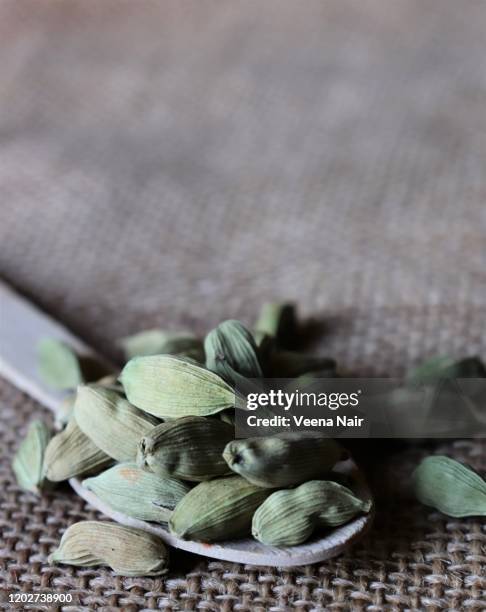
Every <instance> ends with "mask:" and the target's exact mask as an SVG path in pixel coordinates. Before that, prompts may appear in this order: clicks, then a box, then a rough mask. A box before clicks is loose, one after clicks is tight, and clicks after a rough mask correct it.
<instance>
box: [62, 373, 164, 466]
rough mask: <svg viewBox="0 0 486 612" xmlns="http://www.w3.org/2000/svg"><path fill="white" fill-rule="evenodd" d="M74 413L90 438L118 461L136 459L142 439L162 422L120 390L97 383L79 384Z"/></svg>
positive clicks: (81, 427)
mask: <svg viewBox="0 0 486 612" xmlns="http://www.w3.org/2000/svg"><path fill="white" fill-rule="evenodd" d="M74 416H75V418H76V422H77V423H78V425H79V427H80V429H81V430H82V431H83V432H84V433H85V434H86V435H87V436H88V438H90V440H92V441H93V442H94V443H95V444H96V446H97V447H98V448H100V449H101V450H102V451H104V452H105V453H106V454H107V455H109V456H110V457H113V459H116V460H117V461H134V460H135V458H136V456H137V448H138V443H139V441H140V439H141V438H142V436H144V435H145V434H146V433H148V432H149V431H150V430H151V429H152V428H153V427H155V425H157V423H158V422H159V421H157V419H155V418H154V417H152V416H151V415H149V414H146V413H145V412H143V411H142V410H139V409H138V408H136V407H135V406H133V405H132V404H130V402H129V401H127V400H126V399H125V398H123V397H121V395H120V394H119V393H117V392H116V391H112V390H111V389H106V388H104V387H97V386H95V385H85V386H80V387H78V392H77V396H76V401H75V403H74Z"/></svg>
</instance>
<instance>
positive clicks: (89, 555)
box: [48, 521, 169, 576]
mask: <svg viewBox="0 0 486 612" xmlns="http://www.w3.org/2000/svg"><path fill="white" fill-rule="evenodd" d="M168 558H169V555H168V552H167V548H166V547H165V544H164V543H163V542H162V540H161V539H160V538H158V537H157V536H155V535H153V534H151V533H148V532H146V531H143V530H141V529H134V528H133V527H124V526H123V525H116V524H114V523H104V522H98V521H83V522H81V523H75V524H74V525H71V526H70V527H69V528H68V529H67V530H66V532H65V533H64V535H63V536H62V538H61V543H60V544H59V547H58V548H57V550H55V551H54V552H53V553H52V554H51V555H50V556H49V559H48V561H49V563H54V564H55V563H64V564H67V565H79V566H82V567H89V566H91V565H108V566H109V567H111V568H112V569H113V570H114V571H115V573H116V574H118V575H120V576H158V575H160V574H165V573H166V572H167V562H168Z"/></svg>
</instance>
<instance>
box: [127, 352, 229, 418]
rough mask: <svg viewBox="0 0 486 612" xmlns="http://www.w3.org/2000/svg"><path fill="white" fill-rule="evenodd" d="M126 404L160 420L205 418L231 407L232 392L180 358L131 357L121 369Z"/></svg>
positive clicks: (196, 366) (223, 384) (163, 356)
mask: <svg viewBox="0 0 486 612" xmlns="http://www.w3.org/2000/svg"><path fill="white" fill-rule="evenodd" d="M120 380H121V381H122V384H123V387H124V389H125V393H126V396H127V398H128V400H129V401H130V402H131V403H132V404H133V405H135V406H137V407H138V408H140V409H142V410H144V411H145V412H148V413H150V414H153V415H155V416H158V417H161V418H179V417H183V416H208V415H210V414H216V413H217V412H221V410H225V409H227V408H232V407H233V406H234V405H235V401H236V400H235V393H234V391H233V389H232V388H231V387H230V386H229V385H228V384H227V383H226V382H225V381H224V380H223V379H222V378H220V377H219V376H218V375H217V374H214V372H210V371H209V370H207V369H206V368H204V367H202V366H199V365H196V364H195V363H193V362H192V361H188V360H186V359H183V358H181V357H173V356H171V355H154V356H152V357H135V358H134V359H131V360H130V361H129V362H128V363H127V364H126V366H125V367H124V368H123V371H122V373H121V377H120Z"/></svg>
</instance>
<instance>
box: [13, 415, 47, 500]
mask: <svg viewBox="0 0 486 612" xmlns="http://www.w3.org/2000/svg"><path fill="white" fill-rule="evenodd" d="M50 437H51V434H50V432H49V430H48V428H47V426H46V425H45V424H44V423H43V422H42V421H33V422H32V423H31V424H30V426H29V429H28V430H27V435H26V436H25V438H24V439H23V440H22V442H21V443H20V446H19V448H18V451H17V452H16V454H15V457H14V459H13V462H12V469H13V471H14V474H15V477H16V478H17V482H18V484H19V486H20V487H22V489H26V490H27V491H33V492H34V493H39V492H40V490H41V489H42V488H43V486H44V484H45V477H44V469H43V464H44V453H45V450H46V447H47V444H48V443H49V439H50Z"/></svg>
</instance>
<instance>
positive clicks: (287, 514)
mask: <svg viewBox="0 0 486 612" xmlns="http://www.w3.org/2000/svg"><path fill="white" fill-rule="evenodd" d="M371 506H372V502H371V501H370V500H366V501H365V500H361V499H359V498H358V497H356V496H355V495H354V494H353V493H352V492H351V491H350V490H349V489H347V488H346V487H343V486H342V485H340V484H338V483H337V482H332V481H331V480H311V481H309V482H306V483H304V484H302V485H300V486H299V487H297V488H296V489H288V490H281V491H276V492H275V493H272V495H270V497H268V498H267V499H266V500H265V501H264V502H263V504H262V505H261V506H260V507H259V508H258V510H257V511H256V512H255V514H254V516H253V522H252V533H253V536H254V537H255V538H256V539H257V540H259V541H260V542H262V543H263V544H267V545H269V546H296V545H297V544H301V543H302V542H305V541H306V540H308V539H309V538H310V536H311V535H312V533H313V532H314V530H315V529H317V528H319V527H337V526H338V525H343V524H344V523H347V522H348V521H350V520H351V519H352V518H353V517H355V516H356V515H357V514H359V513H360V512H369V510H370V509H371Z"/></svg>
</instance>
